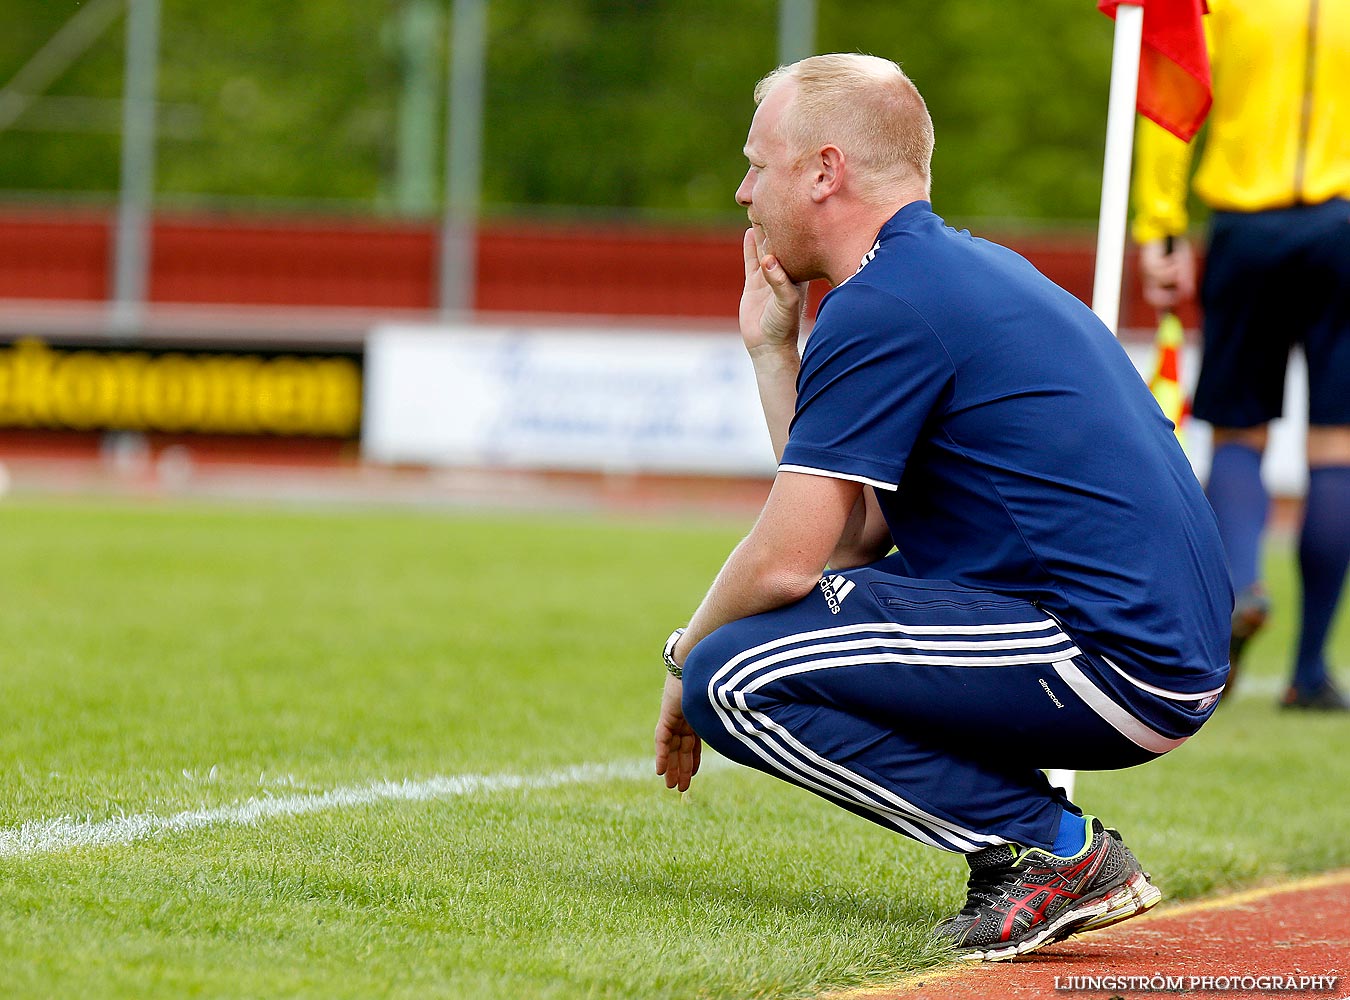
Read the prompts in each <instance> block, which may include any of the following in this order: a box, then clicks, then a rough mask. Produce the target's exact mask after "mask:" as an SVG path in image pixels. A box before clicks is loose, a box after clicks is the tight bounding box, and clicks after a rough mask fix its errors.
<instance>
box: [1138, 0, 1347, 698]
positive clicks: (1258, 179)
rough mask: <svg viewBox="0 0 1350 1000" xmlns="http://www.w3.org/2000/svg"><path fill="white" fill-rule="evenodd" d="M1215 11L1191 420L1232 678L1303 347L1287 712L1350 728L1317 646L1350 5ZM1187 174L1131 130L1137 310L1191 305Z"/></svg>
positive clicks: (1343, 528)
mask: <svg viewBox="0 0 1350 1000" xmlns="http://www.w3.org/2000/svg"><path fill="white" fill-rule="evenodd" d="M1209 8H1210V13H1209V16H1208V17H1206V18H1205V32H1206V36H1207V39H1208V43H1209V52H1210V62H1211V67H1212V72H1213V80H1214V104H1213V108H1212V109H1211V111H1210V115H1209V120H1208V123H1207V124H1206V126H1205V130H1206V131H1205V137H1204V152H1203V154H1202V156H1201V159H1200V165H1199V169H1198V170H1197V172H1196V175H1195V180H1194V189H1195V193H1196V194H1197V196H1198V197H1199V198H1200V200H1201V201H1203V202H1204V203H1205V204H1206V205H1208V206H1209V207H1210V209H1212V219H1211V223H1210V232H1209V241H1208V253H1207V257H1206V266H1205V272H1204V279H1203V283H1202V284H1201V285H1200V304H1201V306H1202V309H1203V312H1204V330H1203V332H1204V351H1203V357H1202V361H1201V370H1200V376H1199V381H1198V383H1197V385H1196V389H1195V400H1194V406H1193V412H1194V414H1195V416H1196V417H1198V418H1200V419H1202V420H1205V421H1208V422H1209V423H1211V424H1212V425H1213V427H1214V459H1213V466H1212V469H1211V472H1210V478H1209V483H1208V485H1207V487H1206V492H1207V493H1208V495H1209V499H1210V503H1211V505H1212V506H1213V507H1214V511H1215V514H1216V515H1217V517H1218V520H1219V527H1220V532H1221V534H1222V536H1223V540H1224V546H1225V550H1226V552H1227V555H1228V560H1229V565H1230V571H1231V573H1232V578H1233V589H1234V592H1235V593H1236V594H1237V595H1238V596H1237V600H1236V605H1235V608H1234V612H1233V633H1232V644H1231V648H1230V658H1231V660H1232V661H1233V662H1232V665H1233V677H1235V676H1236V674H1237V667H1238V660H1239V658H1240V656H1241V654H1242V649H1243V645H1244V644H1245V642H1246V641H1247V640H1248V639H1249V638H1250V637H1251V636H1252V635H1253V634H1254V633H1255V632H1256V630H1257V629H1259V628H1260V627H1261V625H1262V624H1263V623H1264V622H1265V619H1266V616H1267V614H1268V612H1269V600H1268V598H1267V596H1266V592H1265V589H1264V587H1263V586H1262V583H1261V574H1260V548H1261V539H1262V535H1263V533H1264V530H1265V522H1266V515H1267V509H1268V506H1269V498H1268V496H1267V494H1266V491H1265V488H1264V486H1263V484H1262V481H1261V458H1262V454H1263V452H1264V449H1265V446H1266V440H1267V429H1268V424H1269V422H1270V421H1271V420H1273V419H1275V418H1277V417H1279V416H1280V415H1281V413H1282V411H1283V405H1284V399H1283V395H1284V382H1285V368H1286V365H1287V362H1288V356H1289V351H1290V349H1291V347H1292V346H1293V345H1295V344H1298V345H1301V347H1302V348H1303V351H1304V353H1305V355H1306V357H1307V360H1308V370H1309V413H1308V417H1309V421H1308V422H1309V428H1308V438H1307V457H1308V465H1309V477H1308V492H1307V500H1306V505H1305V514H1304V521H1303V526H1302V529H1301V532H1300V537H1299V550H1298V553H1299V569H1300V576H1301V580H1302V608H1301V611H1302V616H1301V627H1300V633H1299V641H1298V651H1297V655H1296V657H1295V661H1294V667H1293V671H1292V675H1291V677H1290V680H1289V686H1288V689H1287V690H1286V692H1285V694H1284V697H1283V699H1282V701H1281V704H1283V705H1284V706H1286V707H1289V708H1309V709H1324V710H1331V711H1347V710H1350V701H1347V699H1346V697H1345V695H1344V694H1343V693H1342V692H1341V691H1340V689H1339V688H1338V687H1337V685H1336V684H1335V682H1334V681H1333V679H1332V677H1331V674H1330V673H1329V671H1328V668H1327V663H1326V645H1327V639H1328V635H1329V632H1330V630H1331V626H1332V623H1333V621H1334V619H1335V612H1336V607H1337V604H1338V603H1339V600H1340V597H1341V593H1342V590H1343V588H1344V582H1345V576H1346V566H1347V563H1350V2H1347V0H1209ZM1190 160H1191V147H1190V146H1188V145H1187V144H1185V143H1183V142H1181V141H1180V140H1178V139H1176V138H1174V137H1173V136H1171V135H1170V134H1168V133H1166V132H1164V131H1163V130H1162V129H1160V128H1158V127H1157V126H1154V125H1152V124H1151V123H1149V122H1143V123H1142V124H1141V126H1140V131H1139V139H1138V144H1137V147H1136V163H1135V173H1134V177H1135V188H1134V209H1135V215H1134V222H1133V227H1132V231H1133V235H1134V238H1135V240H1136V241H1137V242H1138V243H1139V245H1140V254H1139V259H1140V274H1141V280H1142V283H1143V291H1144V297H1145V299H1146V300H1147V301H1148V302H1149V303H1150V304H1151V305H1153V306H1155V307H1156V308H1158V309H1160V310H1161V309H1171V308H1173V307H1174V306H1175V305H1176V304H1177V303H1179V302H1181V301H1183V300H1185V299H1188V298H1190V297H1191V296H1193V295H1194V293H1195V291H1196V265H1195V256H1194V253H1193V251H1192V249H1191V247H1190V245H1189V244H1188V243H1187V241H1186V240H1185V238H1184V237H1185V234H1186V230H1187V225H1188V219H1187V213H1186V197H1187V193H1186V186H1187V179H1188V176H1189V173H1190ZM1232 683H1233V681H1232V678H1230V681H1229V685H1230V689H1231V685H1232Z"/></svg>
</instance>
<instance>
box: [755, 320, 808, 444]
mask: <svg viewBox="0 0 1350 1000" xmlns="http://www.w3.org/2000/svg"><path fill="white" fill-rule="evenodd" d="M750 361H751V363H752V364H753V365H754V366H755V383H756V384H757V385H758V386H759V403H760V406H761V407H762V408H763V409H764V422H765V423H766V424H767V425H768V427H769V438H770V440H772V441H773V454H774V458H775V459H777V460H778V461H780V462H781V461H782V459H783V449H784V448H785V447H787V439H788V427H789V426H790V425H791V424H792V415H793V413H794V412H796V408H797V372H798V371H799V370H800V368H801V358H800V357H799V356H798V354H797V347H796V345H795V344H790V345H786V344H785V345H775V346H769V345H762V346H760V347H755V348H752V349H751V351H750Z"/></svg>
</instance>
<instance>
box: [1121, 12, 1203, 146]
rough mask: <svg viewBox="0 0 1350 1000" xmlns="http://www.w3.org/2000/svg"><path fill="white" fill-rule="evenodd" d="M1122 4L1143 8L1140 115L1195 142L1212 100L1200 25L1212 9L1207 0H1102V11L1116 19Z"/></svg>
mask: <svg viewBox="0 0 1350 1000" xmlns="http://www.w3.org/2000/svg"><path fill="white" fill-rule="evenodd" d="M1122 2H1130V3H1134V4H1135V5H1136V6H1140V7H1143V8H1144V43H1143V51H1142V52H1141V53H1140V56H1139V97H1138V108H1139V113H1140V114H1141V115H1143V116H1144V117H1145V118H1148V119H1150V120H1152V121H1155V122H1157V123H1158V124H1159V125H1161V126H1162V127H1163V128H1165V129H1167V131H1169V132H1171V133H1172V134H1173V135H1175V136H1176V137H1177V138H1178V139H1181V140H1183V141H1185V142H1190V141H1191V139H1192V138H1194V136H1195V133H1196V132H1198V131H1200V126H1201V124H1202V123H1203V122H1204V120H1205V115H1207V114H1208V113H1209V106H1210V103H1211V102H1212V100H1213V94H1212V92H1211V87H1210V75H1209V52H1208V51H1207V50H1206V48H1205V29H1204V25H1203V23H1202V21H1201V18H1202V17H1203V16H1204V15H1205V14H1207V13H1209V8H1208V7H1207V6H1206V5H1205V0H1097V9H1098V10H1100V11H1101V12H1102V13H1103V14H1105V15H1106V16H1107V17H1110V18H1114V17H1115V16H1116V8H1117V7H1119V6H1120V5H1121V3H1122Z"/></svg>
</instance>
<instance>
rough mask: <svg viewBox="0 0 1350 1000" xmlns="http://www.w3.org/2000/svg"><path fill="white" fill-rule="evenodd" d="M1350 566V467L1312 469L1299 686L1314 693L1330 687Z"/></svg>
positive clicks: (1302, 563) (1301, 548)
mask: <svg viewBox="0 0 1350 1000" xmlns="http://www.w3.org/2000/svg"><path fill="white" fill-rule="evenodd" d="M1347 563H1350V466H1345V465H1328V466H1320V467H1317V468H1313V469H1310V470H1309V471H1308V500H1307V505H1306V507H1305V508H1304V515H1303V531H1302V533H1301V534H1300V535H1299V540H1298V565H1299V573H1300V575H1301V577H1302V581H1303V625H1302V629H1301V631H1300V633H1299V639H1298V659H1297V660H1295V662H1294V679H1293V683H1294V686H1295V687H1297V688H1298V689H1299V690H1300V691H1303V692H1305V693H1309V694H1311V693H1312V692H1314V691H1316V690H1317V689H1318V688H1320V687H1321V686H1322V684H1323V683H1325V681H1326V678H1327V664H1326V659H1325V658H1324V656H1323V650H1324V648H1325V647H1326V641H1327V633H1328V632H1329V631H1330V630H1331V623H1332V620H1333V619H1334V618H1335V616H1336V605H1337V603H1338V602H1339V600H1340V597H1341V590H1342V588H1343V586H1344V584H1345V570H1346V565H1347Z"/></svg>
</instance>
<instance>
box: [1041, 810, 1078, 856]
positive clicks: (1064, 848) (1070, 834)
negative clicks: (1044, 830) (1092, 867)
mask: <svg viewBox="0 0 1350 1000" xmlns="http://www.w3.org/2000/svg"><path fill="white" fill-rule="evenodd" d="M1086 846H1087V820H1086V819H1084V818H1083V817H1082V816H1075V815H1074V814H1073V813H1071V812H1069V810H1067V809H1064V810H1061V811H1060V814H1059V831H1058V832H1057V833H1056V834H1055V842H1054V844H1053V845H1051V847H1050V853H1051V854H1053V855H1054V856H1055V857H1057V858H1071V857H1073V856H1074V855H1075V854H1077V853H1078V852H1079V851H1081V850H1082V849H1083V848H1084V847H1086Z"/></svg>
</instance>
